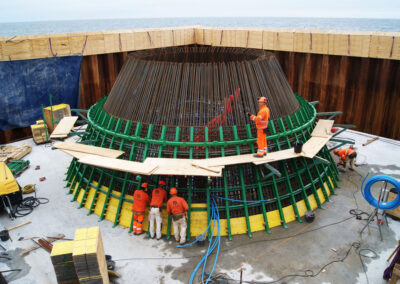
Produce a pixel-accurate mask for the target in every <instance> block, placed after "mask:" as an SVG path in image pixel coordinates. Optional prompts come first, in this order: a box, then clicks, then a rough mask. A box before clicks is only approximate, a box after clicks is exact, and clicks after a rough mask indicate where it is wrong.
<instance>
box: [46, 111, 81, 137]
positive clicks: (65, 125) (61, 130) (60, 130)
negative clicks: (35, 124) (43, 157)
mask: <svg viewBox="0 0 400 284" xmlns="http://www.w3.org/2000/svg"><path fill="white" fill-rule="evenodd" d="M77 120H78V117H77V116H65V117H63V118H62V119H61V120H60V122H59V123H58V125H57V126H56V128H55V129H54V131H53V132H52V133H51V135H50V138H55V137H67V136H68V134H69V133H70V132H71V129H72V128H73V127H74V124H75V122H76V121H77Z"/></svg>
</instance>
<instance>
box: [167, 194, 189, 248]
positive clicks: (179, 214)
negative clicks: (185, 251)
mask: <svg viewBox="0 0 400 284" xmlns="http://www.w3.org/2000/svg"><path fill="white" fill-rule="evenodd" d="M169 194H171V198H170V199H169V200H168V202H167V212H168V214H171V215H172V224H173V226H174V234H175V240H176V241H177V242H179V243H180V244H184V243H185V242H186V227H187V225H186V212H187V211H188V210H189V206H188V204H187V203H186V201H185V199H183V198H182V197H179V196H177V194H178V190H177V189H176V188H175V187H171V189H170V191H169ZM179 229H180V234H179Z"/></svg>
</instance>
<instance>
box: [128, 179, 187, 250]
mask: <svg viewBox="0 0 400 284" xmlns="http://www.w3.org/2000/svg"><path fill="white" fill-rule="evenodd" d="M165 186H166V183H165V181H163V180H160V181H159V183H158V187H157V188H155V189H153V191H152V192H151V199H150V197H149V194H148V190H149V185H148V183H147V182H144V183H142V185H141V187H140V189H138V190H136V191H135V193H134V194H133V206H132V211H133V233H134V234H135V235H141V234H142V233H143V229H142V226H143V221H144V213H145V211H146V207H147V204H150V210H149V223H150V228H149V231H150V237H151V238H152V239H153V238H154V237H156V238H157V240H160V239H161V237H162V235H161V226H162V215H161V214H162V213H161V208H162V207H163V205H164V202H167V212H168V214H170V215H172V224H173V227H174V235H175V240H176V241H177V242H179V243H180V244H184V243H185V242H186V228H187V224H186V215H187V211H188V210H189V206H188V204H187V202H186V201H185V199H183V198H182V197H179V196H178V190H177V189H176V188H175V187H171V188H170V190H169V194H170V195H171V197H170V199H169V200H168V201H167V191H166V190H165Z"/></svg>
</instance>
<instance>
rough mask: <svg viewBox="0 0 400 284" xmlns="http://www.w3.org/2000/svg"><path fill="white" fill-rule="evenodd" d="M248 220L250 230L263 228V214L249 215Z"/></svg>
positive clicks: (254, 230)
mask: <svg viewBox="0 0 400 284" xmlns="http://www.w3.org/2000/svg"><path fill="white" fill-rule="evenodd" d="M249 220H250V229H251V231H252V232H258V231H263V230H265V220H264V215H263V214H257V215H252V216H249ZM246 229H247V227H246ZM246 232H247V231H246Z"/></svg>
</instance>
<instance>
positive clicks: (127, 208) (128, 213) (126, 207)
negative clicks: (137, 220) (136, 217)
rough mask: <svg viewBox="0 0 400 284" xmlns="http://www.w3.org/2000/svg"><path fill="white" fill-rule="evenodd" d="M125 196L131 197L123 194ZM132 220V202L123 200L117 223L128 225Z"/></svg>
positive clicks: (131, 197)
mask: <svg viewBox="0 0 400 284" xmlns="http://www.w3.org/2000/svg"><path fill="white" fill-rule="evenodd" d="M125 197H126V198H130V199H133V196H132V195H125ZM131 220H132V203H130V202H126V201H124V202H123V203H122V207H121V216H120V217H119V224H120V225H121V226H124V227H129V226H130V225H131Z"/></svg>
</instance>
